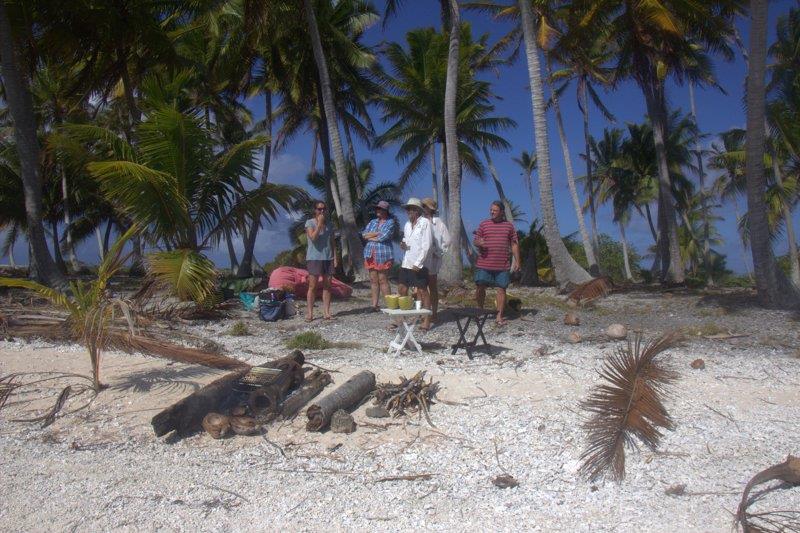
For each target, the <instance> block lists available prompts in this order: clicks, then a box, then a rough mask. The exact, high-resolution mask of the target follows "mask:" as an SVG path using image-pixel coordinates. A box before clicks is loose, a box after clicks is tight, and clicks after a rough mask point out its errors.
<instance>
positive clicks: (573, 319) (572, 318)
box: [564, 313, 581, 326]
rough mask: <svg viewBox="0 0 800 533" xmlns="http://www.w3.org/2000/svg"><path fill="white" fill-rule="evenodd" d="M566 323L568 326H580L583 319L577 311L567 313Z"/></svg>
mask: <svg viewBox="0 0 800 533" xmlns="http://www.w3.org/2000/svg"><path fill="white" fill-rule="evenodd" d="M564 324H565V325H567V326H580V325H581V319H580V318H579V317H578V315H576V314H575V313H567V314H566V315H564Z"/></svg>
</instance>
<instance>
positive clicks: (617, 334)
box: [606, 324, 628, 340]
mask: <svg viewBox="0 0 800 533" xmlns="http://www.w3.org/2000/svg"><path fill="white" fill-rule="evenodd" d="M606 335H608V336H609V337H610V338H612V339H617V340H622V339H626V338H627V337H628V328H626V327H625V326H623V325H622V324H611V325H610V326H608V327H607V328H606Z"/></svg>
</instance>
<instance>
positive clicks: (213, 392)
mask: <svg viewBox="0 0 800 533" xmlns="http://www.w3.org/2000/svg"><path fill="white" fill-rule="evenodd" d="M304 364H305V358H304V356H303V354H302V352H300V351H298V350H295V351H294V352H292V353H291V354H290V355H288V356H286V357H282V358H280V359H275V360H274V361H270V362H268V363H265V364H263V365H259V366H257V367H246V368H242V369H239V370H236V371H234V372H231V373H230V374H227V375H226V376H223V377H221V378H219V379H217V380H216V381H213V382H212V383H210V384H208V385H206V386H205V387H203V388H201V389H199V390H197V391H196V392H194V393H192V394H190V395H189V396H187V397H185V398H183V399H182V400H180V401H179V402H177V403H175V404H173V405H171V406H170V407H168V408H166V409H164V410H163V411H161V412H160V413H158V414H157V415H156V416H154V417H153V419H152V422H151V423H152V425H153V430H154V431H155V434H156V436H159V437H160V436H163V435H166V434H167V433H170V432H173V431H174V432H175V434H176V436H178V437H181V436H185V435H188V434H191V433H194V432H196V431H198V430H200V429H201V428H202V429H204V430H205V431H206V432H207V433H208V434H209V435H211V436H212V437H214V438H222V437H224V436H226V435H229V434H231V433H235V434H238V435H252V434H258V433H262V432H263V430H264V426H265V425H266V424H269V423H271V422H273V421H275V420H278V419H282V420H287V419H292V418H294V417H295V416H296V415H297V414H298V413H299V412H300V411H301V410H302V409H303V407H305V406H306V405H308V408H307V409H306V417H307V419H308V420H307V422H306V429H307V430H308V431H323V430H325V429H326V428H328V427H331V429H332V431H334V432H345V433H349V432H351V431H352V430H353V429H354V428H355V423H354V421H353V420H352V417H351V416H350V415H349V413H350V412H352V411H353V410H354V409H356V408H357V407H358V406H359V405H361V404H362V403H364V401H366V400H368V399H370V398H372V399H373V400H374V402H375V404H376V405H380V406H382V407H384V408H385V409H386V410H387V411H388V412H389V414H392V415H394V416H395V417H399V416H403V415H405V414H406V413H417V412H419V413H421V415H424V416H425V418H426V420H428V423H430V424H431V425H433V422H431V419H430V415H429V414H428V409H429V406H430V405H431V404H433V402H434V399H435V397H436V393H437V392H438V390H439V383H438V382H434V381H433V380H428V381H426V380H425V372H424V371H421V372H418V373H417V374H416V375H414V377H412V378H410V379H407V378H400V382H399V383H382V384H380V385H378V386H377V388H376V384H375V374H373V373H372V372H370V371H369V370H362V371H361V372H359V373H357V374H355V375H354V376H353V377H351V378H350V379H348V380H347V381H345V382H344V383H343V384H341V385H339V386H338V387H337V388H335V389H333V390H332V391H331V392H330V393H328V394H327V395H325V396H324V397H322V398H321V399H319V400H317V401H313V400H314V398H316V397H317V396H318V395H319V394H320V393H321V392H322V391H323V389H325V387H327V386H328V385H329V384H331V382H332V380H331V376H330V374H329V373H328V372H325V371H322V370H320V369H312V368H311V367H304ZM342 418H344V419H346V422H342ZM347 424H349V425H350V426H351V427H352V428H353V429H349V430H348V429H346V428H347V427H348V426H347ZM339 428H343V429H339Z"/></svg>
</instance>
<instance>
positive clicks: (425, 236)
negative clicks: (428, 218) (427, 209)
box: [414, 224, 433, 270]
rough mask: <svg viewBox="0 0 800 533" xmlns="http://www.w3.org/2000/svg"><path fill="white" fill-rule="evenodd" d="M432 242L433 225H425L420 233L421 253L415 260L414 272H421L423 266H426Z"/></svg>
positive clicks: (419, 248)
mask: <svg viewBox="0 0 800 533" xmlns="http://www.w3.org/2000/svg"><path fill="white" fill-rule="evenodd" d="M432 242H433V231H432V230H431V225H430V224H425V225H424V226H423V227H422V230H421V231H420V232H419V242H418V244H419V247H418V250H419V252H418V253H417V257H416V258H415V259H414V270H420V269H421V268H422V267H423V266H425V259H427V257H428V254H429V253H430V250H431V243H432Z"/></svg>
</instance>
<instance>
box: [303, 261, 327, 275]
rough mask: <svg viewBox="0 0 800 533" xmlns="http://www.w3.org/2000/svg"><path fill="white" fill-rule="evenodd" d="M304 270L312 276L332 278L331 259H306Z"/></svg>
mask: <svg viewBox="0 0 800 533" xmlns="http://www.w3.org/2000/svg"><path fill="white" fill-rule="evenodd" d="M306 270H308V273H309V274H311V275H312V276H317V277H319V276H333V259H325V260H319V259H308V260H307V261H306Z"/></svg>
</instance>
